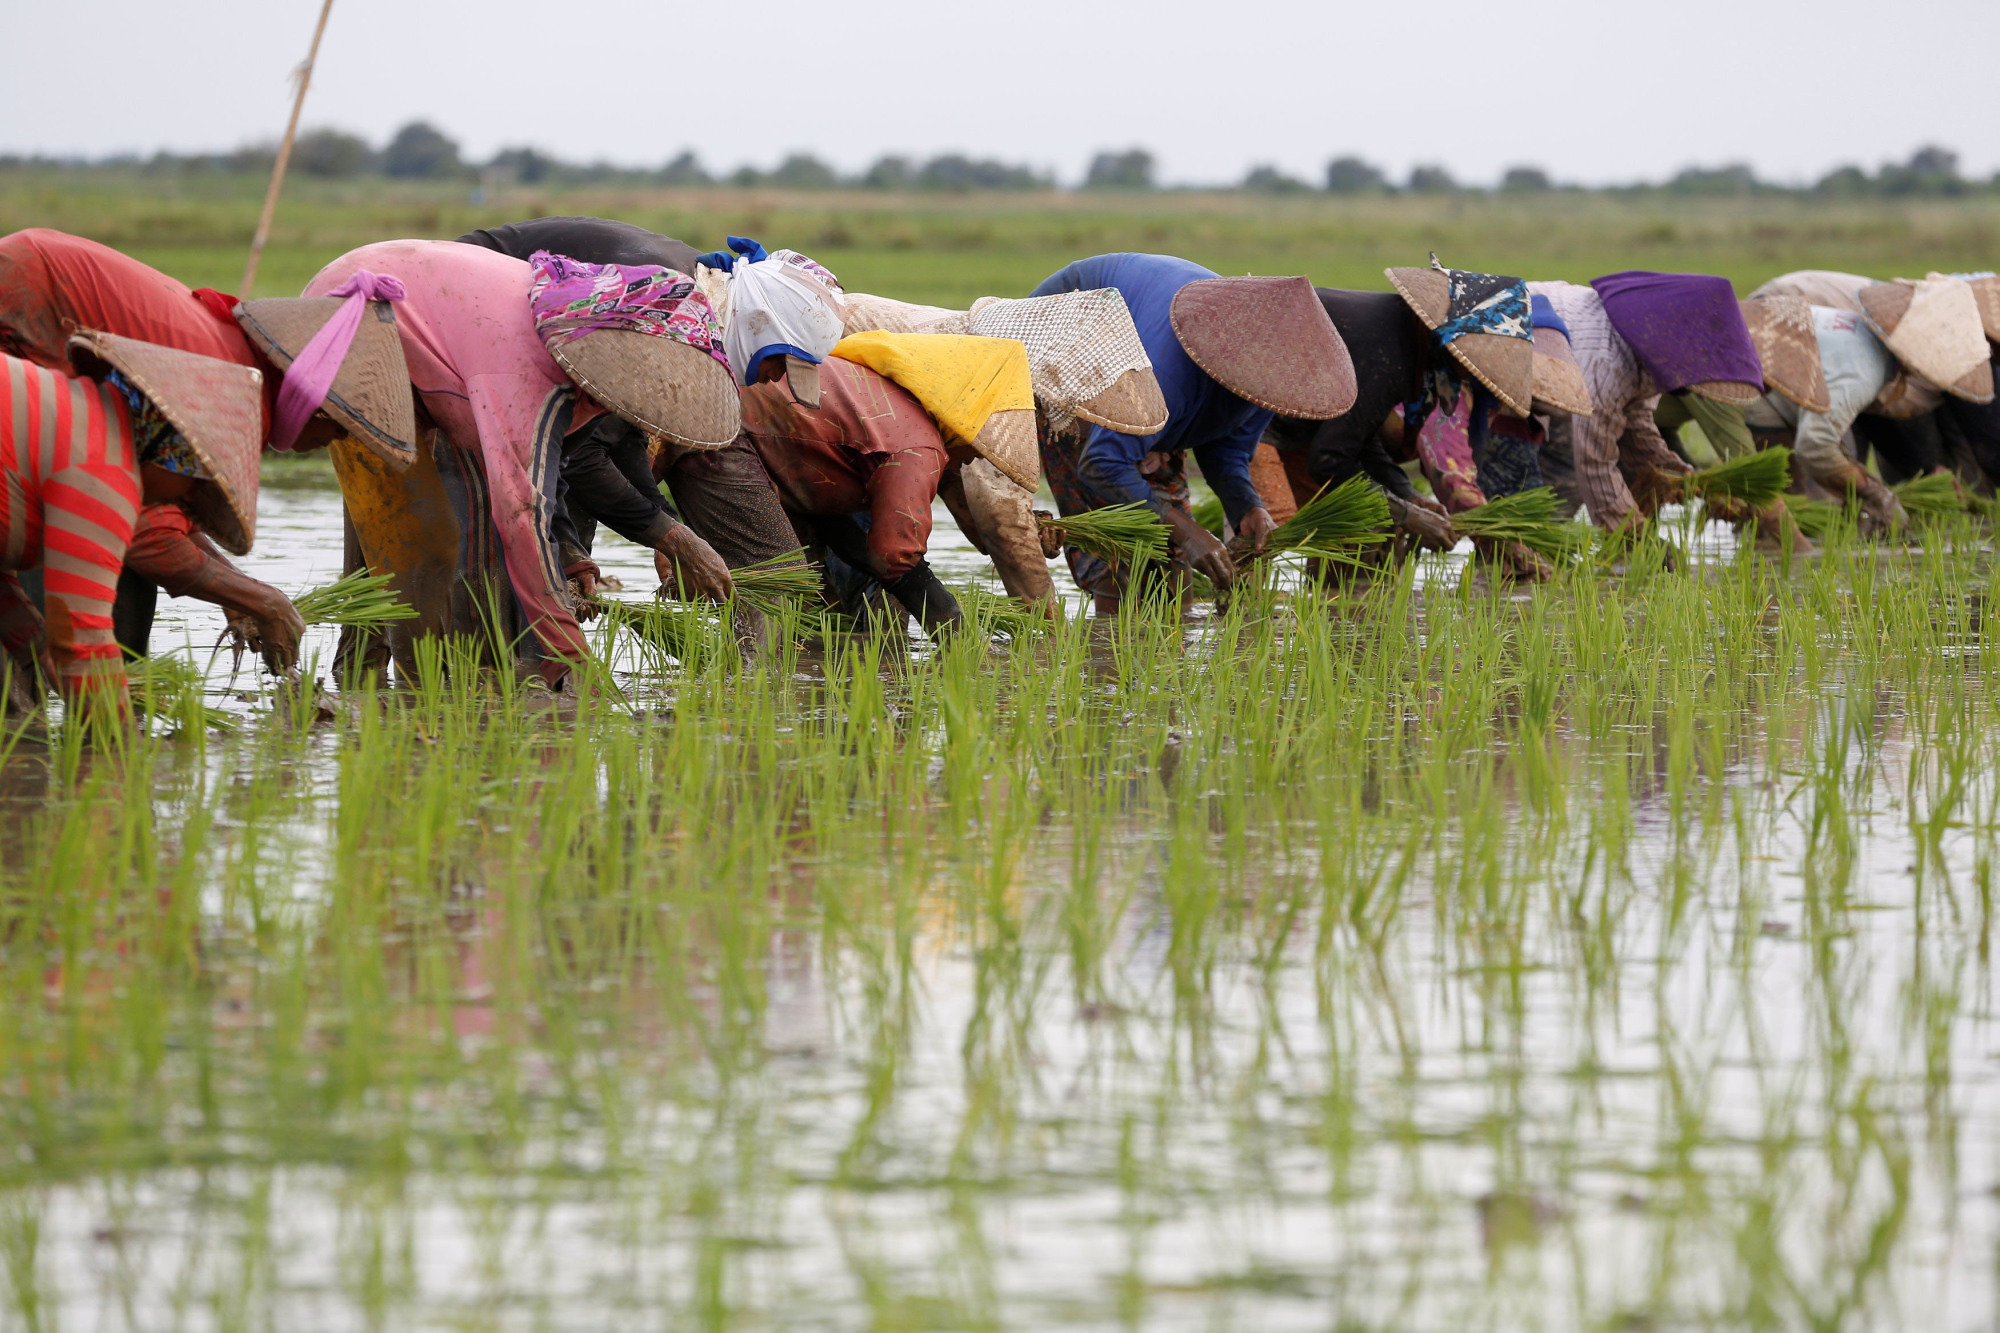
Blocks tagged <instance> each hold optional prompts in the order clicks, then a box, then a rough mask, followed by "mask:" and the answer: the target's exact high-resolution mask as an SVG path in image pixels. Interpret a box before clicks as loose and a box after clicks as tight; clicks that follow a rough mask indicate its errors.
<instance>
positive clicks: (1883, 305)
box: [1859, 273, 1993, 403]
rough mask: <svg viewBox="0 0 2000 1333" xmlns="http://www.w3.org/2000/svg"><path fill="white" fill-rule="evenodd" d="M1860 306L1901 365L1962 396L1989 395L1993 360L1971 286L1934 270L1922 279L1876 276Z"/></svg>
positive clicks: (1984, 398)
mask: <svg viewBox="0 0 2000 1333" xmlns="http://www.w3.org/2000/svg"><path fill="white" fill-rule="evenodd" d="M1859 299H1860V301H1861V311H1862V313H1863V314H1864V315H1865V316H1867V319H1868V323H1869V326H1870V327H1872V328H1873V329H1874V330H1875V332H1876V333H1878V334H1880V335H1881V336H1882V342H1883V344H1884V345H1885V346H1887V347H1888V349H1889V352H1890V354H1891V355H1892V356H1894V357H1895V358H1896V359H1897V360H1898V361H1900V362H1902V363H1903V365H1904V367H1905V368H1907V369H1909V370H1911V371H1914V372H1915V373H1917V374H1918V375H1921V376H1923V378H1924V379H1926V380H1928V381H1930V383H1931V384H1932V385H1933V386H1934V387H1936V388H1939V389H1943V390H1944V391H1945V392H1946V393H1948V394H1951V395H1952V396H1954V397H1957V398H1963V399H1965V400H1966V401H1967V402H1973V403H1990V402H1992V401H1993V362H1992V360H1991V351H1990V349H1989V348H1988V347H1987V344H1986V326H1985V325H1984V324H1982V323H1981V322H1980V319H1979V300H1978V298H1977V297H1975V296H1974V295H1973V294H1972V286H1971V284H1969V283H1965V282H1961V281H1959V280H1958V279H1956V278H1947V277H1945V276H1944V275H1943V274H1941V273H1933V274H1931V275H1930V276H1929V277H1927V278H1925V279H1924V280H1923V281H1922V282H1914V281H1912V280H1910V279H1908V278H1898V279H1897V280H1896V281H1894V282H1875V283H1870V284H1869V285H1868V286H1866V287H1863V288H1862V289H1861V293H1860V298H1859Z"/></svg>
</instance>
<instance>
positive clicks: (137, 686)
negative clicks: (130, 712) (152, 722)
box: [125, 654, 236, 731]
mask: <svg viewBox="0 0 2000 1333" xmlns="http://www.w3.org/2000/svg"><path fill="white" fill-rule="evenodd" d="M125 676H126V679H127V680H128V681H129V682H130V685H131V691H132V704H133V706H134V707H135V708H137V709H138V710H139V711H140V712H141V713H144V714H145V715H146V716H147V717H149V718H155V719H158V720H160V721H163V722H168V723H171V724H173V725H174V726H175V727H176V728H177V729H179V730H183V731H185V730H189V729H196V728H206V729H208V730H212V731H230V730H233V729H234V728H235V726H236V719H234V718H232V717H231V716H230V715H229V714H228V713H225V712H224V711H223V710H221V709H220V708H212V707H210V706H209V704H208V702H207V692H208V681H207V680H206V679H205V678H204V677H203V675H202V671H201V668H200V667H198V666H196V665H195V664H194V663H193V662H190V661H188V660H187V659H186V658H183V657H174V656H172V655H169V654H161V655H158V656H147V657H140V658H136V659H134V660H132V661H130V662H127V663H126V664H125Z"/></svg>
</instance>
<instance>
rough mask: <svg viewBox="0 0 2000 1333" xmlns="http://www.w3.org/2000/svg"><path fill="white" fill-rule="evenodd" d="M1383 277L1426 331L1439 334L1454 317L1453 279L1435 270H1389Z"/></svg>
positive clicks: (1383, 271)
mask: <svg viewBox="0 0 2000 1333" xmlns="http://www.w3.org/2000/svg"><path fill="white" fill-rule="evenodd" d="M1382 276H1383V277H1385V278H1387V279H1388V280H1389V285H1390V286H1392V287H1394V288H1395V289H1396V294H1397V295H1399V296H1401V297H1402V298H1403V300H1404V301H1406V302H1408V303H1409V307H1410V309H1412V310H1414V311H1416V312H1417V318H1418V319H1421V320H1422V321H1423V322H1424V327H1425V328H1427V329H1433V330H1435V329H1436V328H1437V327H1438V325H1440V324H1442V323H1444V322H1445V320H1446V319H1448V318H1450V317H1451V279H1450V278H1448V277H1446V276H1445V275H1444V274H1443V273H1440V272H1439V271H1438V270H1436V269H1434V268H1385V269H1383V270H1382Z"/></svg>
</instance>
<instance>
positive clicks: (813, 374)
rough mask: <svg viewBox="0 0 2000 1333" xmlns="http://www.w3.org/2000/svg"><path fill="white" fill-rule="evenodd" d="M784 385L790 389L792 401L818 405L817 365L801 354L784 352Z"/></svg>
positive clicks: (806, 404) (812, 405)
mask: <svg viewBox="0 0 2000 1333" xmlns="http://www.w3.org/2000/svg"><path fill="white" fill-rule="evenodd" d="M785 387H786V388H788V389H790V390H791V391H792V401H793V402H796V403H803V404H804V405H805V406H807V407H818V406H819V365H818V364H817V363H816V362H812V361H808V360H806V359H805V358H804V357H802V356H793V355H791V353H789V352H787V353H786V354H785Z"/></svg>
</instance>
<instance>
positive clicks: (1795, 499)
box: [1785, 495, 1849, 542]
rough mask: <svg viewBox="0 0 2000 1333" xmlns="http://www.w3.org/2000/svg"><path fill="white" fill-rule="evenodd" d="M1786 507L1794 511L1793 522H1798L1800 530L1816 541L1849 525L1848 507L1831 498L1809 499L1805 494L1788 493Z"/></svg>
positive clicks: (1824, 538)
mask: <svg viewBox="0 0 2000 1333" xmlns="http://www.w3.org/2000/svg"><path fill="white" fill-rule="evenodd" d="M1785 508H1787V509H1789V510H1791V512H1792V522H1794V523H1796V524H1798V527H1799V531H1800V532H1803V533H1804V534H1805V535H1806V536H1808V537H1810V538H1812V540H1814V541H1816V542H1817V541H1824V540H1826V539H1827V538H1828V537H1830V536H1832V535H1833V534H1834V533H1835V532H1837V531H1839V530H1840V528H1841V527H1843V526H1847V525H1849V519H1848V513H1847V507H1846V506H1845V505H1837V504H1835V503H1833V501H1831V500H1809V499H1807V498H1806V497H1805V496H1803V495H1787V496H1786V497H1785Z"/></svg>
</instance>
